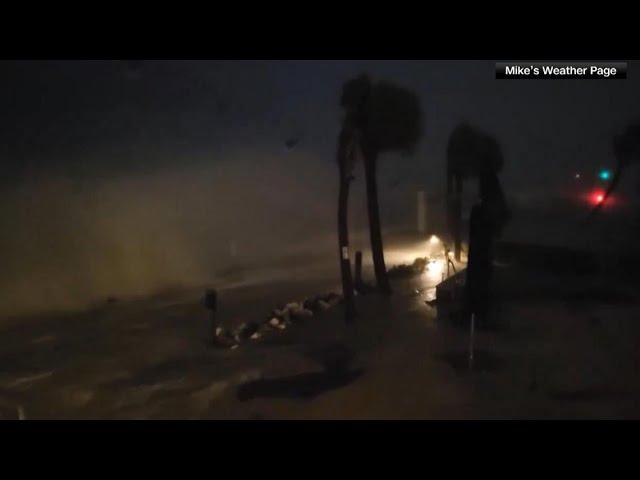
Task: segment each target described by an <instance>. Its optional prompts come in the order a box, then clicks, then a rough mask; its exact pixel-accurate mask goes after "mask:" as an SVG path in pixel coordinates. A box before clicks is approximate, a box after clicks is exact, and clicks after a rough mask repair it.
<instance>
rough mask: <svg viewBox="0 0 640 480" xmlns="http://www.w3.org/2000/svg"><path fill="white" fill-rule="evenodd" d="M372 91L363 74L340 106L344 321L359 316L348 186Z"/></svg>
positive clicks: (350, 85)
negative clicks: (350, 256) (351, 243)
mask: <svg viewBox="0 0 640 480" xmlns="http://www.w3.org/2000/svg"><path fill="white" fill-rule="evenodd" d="M370 92H371V81H370V80H369V78H368V77H367V76H365V75H361V76H359V77H357V78H354V79H353V80H350V81H348V82H347V83H345V85H344V86H343V88H342V96H341V98H340V106H341V107H342V108H343V109H344V112H345V113H344V118H343V122H342V129H341V131H340V135H339V136H338V152H337V160H338V168H339V171H340V189H339V193H338V247H339V252H338V254H339V258H340V273H341V276H342V294H343V298H344V303H345V320H346V321H347V322H350V321H352V320H353V319H354V317H355V315H356V310H355V305H354V302H353V278H352V274H351V260H350V259H349V225H348V205H349V187H350V185H351V181H352V180H353V169H354V167H355V163H356V160H357V157H358V155H361V151H360V150H361V144H362V127H363V123H364V117H365V114H366V111H365V109H366V105H367V102H368V98H369V95H370Z"/></svg>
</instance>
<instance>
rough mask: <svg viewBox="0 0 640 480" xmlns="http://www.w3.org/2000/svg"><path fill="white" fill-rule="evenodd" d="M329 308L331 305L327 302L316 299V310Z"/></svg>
mask: <svg viewBox="0 0 640 480" xmlns="http://www.w3.org/2000/svg"><path fill="white" fill-rule="evenodd" d="M330 308H331V305H330V304H329V303H328V302H325V301H324V300H318V310H320V311H325V310H329V309H330Z"/></svg>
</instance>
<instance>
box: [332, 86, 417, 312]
mask: <svg viewBox="0 0 640 480" xmlns="http://www.w3.org/2000/svg"><path fill="white" fill-rule="evenodd" d="M340 104H341V106H342V108H343V109H344V110H345V116H344V120H343V124H342V130H341V132H340V136H339V139H338V166H339V168H340V192H339V198H338V241H339V246H340V267H341V273H342V286H343V292H344V298H345V302H346V305H347V308H346V311H347V318H349V317H350V315H353V314H355V307H354V306H353V300H352V297H353V285H352V283H353V281H352V277H351V263H350V261H349V258H348V246H349V237H348V225H347V203H348V196H349V185H350V182H351V181H352V179H353V176H352V173H353V168H354V166H355V162H356V157H357V156H358V155H361V156H362V158H363V163H364V170H365V178H366V185H367V210H368V216H369V236H370V240H371V252H372V256H373V265H374V270H375V275H376V283H377V285H378V289H379V290H380V291H382V292H385V293H390V292H391V286H390V285H389V279H388V276H387V269H386V265H385V261H384V249H383V244H382V229H381V226H380V212H379V204H378V185H377V174H376V172H377V165H378V156H379V155H380V154H381V153H383V152H389V151H399V152H401V153H410V152H411V151H412V150H413V149H414V148H415V146H416V144H417V143H418V140H419V138H420V133H421V128H422V113H421V110H420V102H419V99H418V97H417V95H415V94H414V93H413V92H410V91H408V90H406V89H404V88H401V87H397V86H395V85H393V84H390V83H386V82H379V83H377V84H373V83H372V82H371V79H370V78H369V77H368V76H367V75H364V74H363V75H360V76H358V77H356V78H353V79H351V80H349V81H348V82H346V83H345V85H344V86H343V89H342V97H341V100H340Z"/></svg>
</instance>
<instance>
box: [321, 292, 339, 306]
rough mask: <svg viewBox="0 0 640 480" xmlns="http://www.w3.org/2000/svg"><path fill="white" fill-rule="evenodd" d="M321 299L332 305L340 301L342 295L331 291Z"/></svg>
mask: <svg viewBox="0 0 640 480" xmlns="http://www.w3.org/2000/svg"><path fill="white" fill-rule="evenodd" d="M323 300H324V301H325V302H327V303H328V304H329V305H330V306H332V307H333V306H335V305H337V304H338V303H340V302H341V301H342V295H338V294H337V293H333V292H331V293H329V294H327V295H326V296H325V297H324V299H323Z"/></svg>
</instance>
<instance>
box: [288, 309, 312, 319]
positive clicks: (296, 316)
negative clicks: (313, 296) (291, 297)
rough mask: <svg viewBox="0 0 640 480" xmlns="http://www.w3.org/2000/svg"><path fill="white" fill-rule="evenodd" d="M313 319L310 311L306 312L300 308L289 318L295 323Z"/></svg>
mask: <svg viewBox="0 0 640 480" xmlns="http://www.w3.org/2000/svg"><path fill="white" fill-rule="evenodd" d="M311 317H313V312H312V311H311V310H307V309H306V308H301V309H300V310H297V311H295V312H293V313H292V314H291V318H292V319H294V320H297V321H301V320H305V319H307V318H311Z"/></svg>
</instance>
